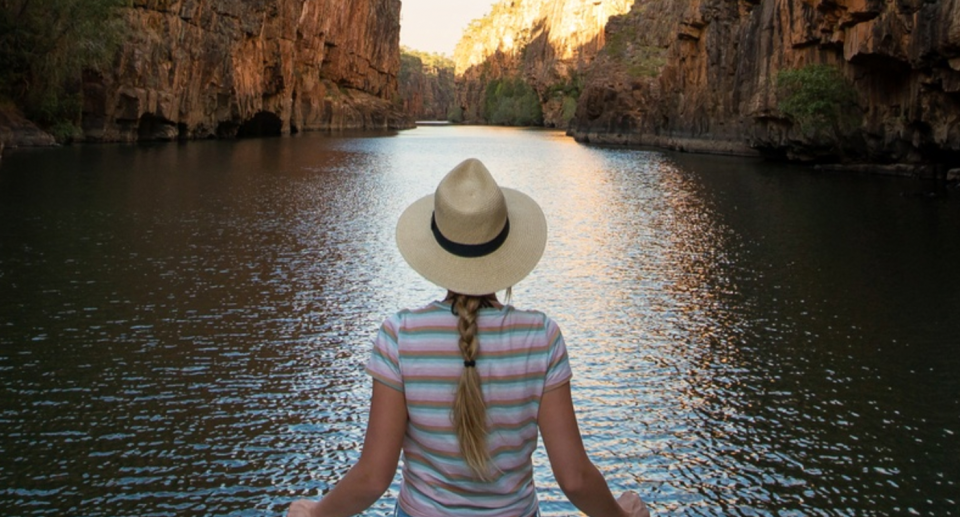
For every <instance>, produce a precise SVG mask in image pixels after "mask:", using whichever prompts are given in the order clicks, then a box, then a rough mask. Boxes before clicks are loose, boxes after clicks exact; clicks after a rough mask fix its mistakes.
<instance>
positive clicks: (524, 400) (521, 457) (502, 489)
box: [367, 302, 570, 516]
mask: <svg viewBox="0 0 960 517" xmlns="http://www.w3.org/2000/svg"><path fill="white" fill-rule="evenodd" d="M457 324H458V316H456V315H454V314H452V311H451V306H450V305H449V304H447V303H442V302H433V303H431V304H429V305H427V306H425V307H422V308H420V309H416V310H410V311H402V312H399V313H397V314H396V315H394V316H393V317H391V318H389V319H388V320H387V321H385V322H384V324H383V326H382V327H381V329H380V332H379V333H378V336H377V338H376V340H375V343H374V352H373V354H372V356H371V360H370V362H369V364H368V365H367V370H368V371H369V372H370V374H371V375H372V376H373V377H374V378H375V379H377V380H378V381H380V382H383V383H384V384H386V385H387V386H390V387H392V388H393V389H396V390H399V391H402V392H403V393H404V397H405V399H406V402H407V413H408V416H409V422H408V425H407V433H406V436H405V439H404V445H403V450H404V452H403V454H404V466H403V480H404V481H403V482H404V485H403V487H402V488H401V493H400V504H401V506H402V507H403V508H405V509H407V510H408V511H410V512H414V513H416V514H418V515H425V516H429V515H451V514H452V513H456V514H457V515H476V516H480V515H530V514H532V513H533V512H534V511H535V510H536V504H537V503H536V491H535V488H534V485H533V475H532V474H533V472H532V463H531V455H532V454H533V451H534V449H535V448H536V445H537V416H538V411H539V405H540V398H541V396H542V395H543V393H544V391H549V390H550V389H552V388H555V387H557V386H560V385H562V384H564V383H566V382H567V381H569V379H570V367H569V363H568V361H567V355H566V347H565V345H564V341H563V336H562V335H561V333H560V329H559V327H558V326H557V325H556V324H555V323H554V322H553V321H552V320H550V319H549V318H548V317H547V316H545V315H544V314H543V313H541V312H536V311H524V310H517V309H515V308H514V307H511V306H509V305H506V306H502V307H490V308H484V309H480V310H479V311H478V312H477V327H478V333H477V334H478V335H477V338H478V339H479V342H480V347H479V348H480V354H479V356H478V357H477V359H476V366H475V368H476V369H477V372H478V373H479V375H480V378H481V386H482V390H483V398H484V401H485V402H486V417H487V447H488V449H489V450H490V451H491V454H490V457H491V462H492V468H491V471H490V476H489V478H488V480H486V481H484V480H481V479H479V478H478V477H477V476H476V475H475V474H474V473H473V471H472V469H471V468H470V467H469V466H468V465H467V463H466V462H465V461H464V459H463V455H462V454H461V452H460V449H459V445H458V441H457V435H456V432H455V429H454V426H453V423H452V422H451V419H450V412H451V407H452V405H453V400H454V394H455V391H456V387H457V384H458V382H459V379H460V376H461V373H462V371H463V368H464V365H463V359H462V357H461V353H460V350H459V349H458V347H457V340H458V338H459V330H458V327H457Z"/></svg>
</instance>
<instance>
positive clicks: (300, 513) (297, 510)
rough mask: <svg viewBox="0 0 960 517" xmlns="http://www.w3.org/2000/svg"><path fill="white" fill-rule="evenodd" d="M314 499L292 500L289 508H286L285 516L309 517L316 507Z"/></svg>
mask: <svg viewBox="0 0 960 517" xmlns="http://www.w3.org/2000/svg"><path fill="white" fill-rule="evenodd" d="M318 504H320V503H317V502H316V501H311V500H309V499H300V500H299V501H294V502H293V504H291V505H290V509H289V510H287V517H311V516H312V515H313V513H312V512H313V509H314V508H316V507H317V505H318Z"/></svg>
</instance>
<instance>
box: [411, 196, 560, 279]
mask: <svg viewBox="0 0 960 517" xmlns="http://www.w3.org/2000/svg"><path fill="white" fill-rule="evenodd" d="M500 190H501V191H502V192H503V196H504V199H505V200H506V203H507V217H508V218H509V220H510V233H509V234H508V235H507V239H506V240H505V241H504V243H503V245H501V246H500V247H499V248H498V249H497V250H496V251H494V252H493V253H490V254H489V255H484V256H482V257H474V258H466V257H460V256H457V255H454V254H452V253H450V252H448V251H446V250H445V249H443V248H442V247H441V246H440V244H438V243H437V241H436V239H435V238H434V236H433V231H432V230H431V229H430V219H431V217H432V216H433V202H434V199H433V197H434V196H433V194H430V195H428V196H424V197H422V198H420V199H418V200H417V201H415V202H414V203H413V204H412V205H410V206H409V207H407V209H406V210H404V212H403V214H401V215H400V220H399V221H398V222H397V247H398V248H399V249H400V254H401V255H402V256H403V259H404V260H406V261H407V264H410V267H412V268H413V269H414V271H416V272H417V273H419V274H420V275H421V276H423V277H424V278H426V279H427V280H429V281H430V282H432V283H434V284H436V285H438V286H440V287H443V288H445V289H448V290H450V291H453V292H455V293H460V294H469V295H484V294H490V293H496V292H498V291H502V290H504V289H506V288H508V287H511V286H513V285H516V283H517V282H519V281H520V280H522V279H523V278H524V277H526V276H527V275H528V274H530V272H531V271H533V268H534V267H536V265H537V262H539V261H540V257H542V256H543V250H544V248H545V247H546V244H547V219H546V217H545V216H544V215H543V210H541V209H540V206H539V205H538V204H537V202H536V201H534V200H533V199H532V198H530V196H527V195H526V194H524V193H522V192H519V191H517V190H513V189H509V188H503V187H500Z"/></svg>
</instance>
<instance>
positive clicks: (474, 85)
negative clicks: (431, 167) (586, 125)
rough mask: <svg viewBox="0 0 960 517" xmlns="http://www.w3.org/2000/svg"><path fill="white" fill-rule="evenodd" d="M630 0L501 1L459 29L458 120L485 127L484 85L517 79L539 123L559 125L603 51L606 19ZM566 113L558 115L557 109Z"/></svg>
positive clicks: (486, 97) (488, 94)
mask: <svg viewBox="0 0 960 517" xmlns="http://www.w3.org/2000/svg"><path fill="white" fill-rule="evenodd" d="M631 4H633V0H503V1H500V2H498V3H496V4H495V5H493V7H492V8H491V11H490V13H489V14H488V15H487V16H485V17H483V18H482V19H478V20H474V21H473V22H471V24H470V25H469V26H468V27H467V29H466V30H465V31H464V34H463V36H462V38H461V39H460V41H459V43H458V44H457V46H456V50H455V51H454V61H455V63H456V75H457V83H456V88H457V105H458V107H459V108H460V109H461V110H462V111H463V117H464V121H465V122H489V121H488V120H487V116H489V113H484V111H485V110H484V108H485V104H487V101H488V100H489V99H490V98H492V97H493V92H488V91H487V90H488V88H487V87H488V86H491V85H496V84H497V82H501V81H504V80H513V79H519V80H521V81H522V82H523V83H525V84H526V85H529V86H530V87H532V89H533V90H534V91H535V92H536V94H537V96H538V98H539V101H540V104H541V109H542V116H543V124H544V125H546V126H548V127H566V123H567V121H569V119H570V118H571V117H572V116H573V107H574V106H575V102H576V101H575V99H576V96H577V95H579V87H580V83H579V81H580V77H581V76H582V75H583V73H584V72H585V70H586V67H587V66H588V65H589V64H590V63H591V62H592V60H593V58H594V56H596V55H597V52H599V50H600V49H601V48H603V44H604V31H603V29H604V26H605V25H606V23H607V20H608V19H609V18H610V16H612V15H615V14H621V13H625V12H627V10H628V9H629V8H630V5H631ZM565 104H566V108H567V109H566V111H567V113H564V105H565Z"/></svg>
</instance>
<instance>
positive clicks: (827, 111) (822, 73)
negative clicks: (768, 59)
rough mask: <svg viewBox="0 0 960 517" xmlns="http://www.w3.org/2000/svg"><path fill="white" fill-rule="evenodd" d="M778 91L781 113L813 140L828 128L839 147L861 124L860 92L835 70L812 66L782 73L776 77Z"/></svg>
mask: <svg viewBox="0 0 960 517" xmlns="http://www.w3.org/2000/svg"><path fill="white" fill-rule="evenodd" d="M777 90H778V93H779V96H780V103H779V105H778V108H779V109H780V112H781V113H783V114H784V115H786V116H787V117H789V118H790V119H792V120H793V121H794V122H795V123H796V124H797V125H798V127H799V129H800V130H801V131H803V132H812V133H813V136H814V137H816V136H817V135H819V134H820V133H821V132H823V131H825V130H828V129H829V130H830V132H831V135H829V136H830V137H832V138H833V139H834V143H835V144H836V145H837V146H838V147H839V145H840V143H841V142H842V140H843V137H844V135H846V134H849V133H850V132H851V131H853V130H854V129H855V128H856V127H857V126H858V125H859V123H860V107H859V105H858V98H857V92H856V90H855V89H854V87H853V85H852V84H851V83H850V82H849V81H848V80H847V79H846V78H845V77H844V76H843V74H842V73H841V72H840V70H839V69H838V68H836V67H833V66H830V65H824V64H813V65H807V66H804V67H802V68H798V69H795V70H783V71H781V72H780V73H779V74H778V75H777Z"/></svg>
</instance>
